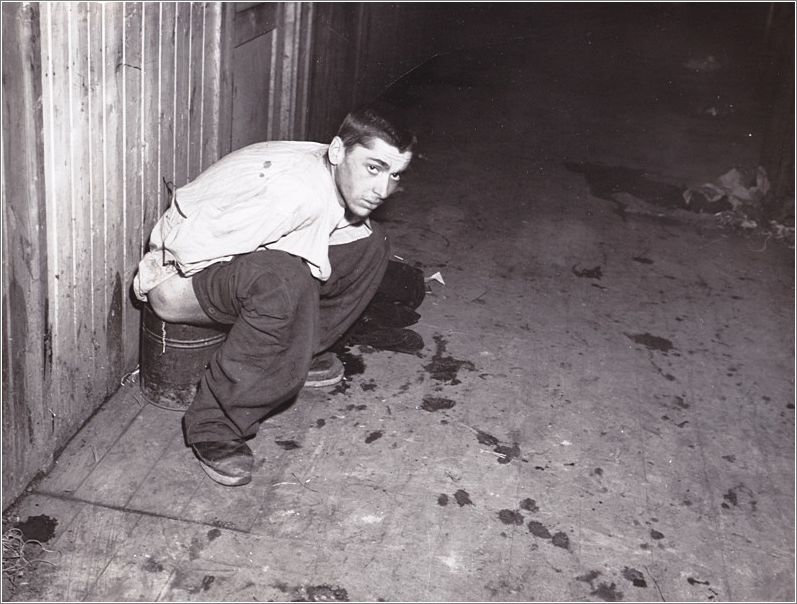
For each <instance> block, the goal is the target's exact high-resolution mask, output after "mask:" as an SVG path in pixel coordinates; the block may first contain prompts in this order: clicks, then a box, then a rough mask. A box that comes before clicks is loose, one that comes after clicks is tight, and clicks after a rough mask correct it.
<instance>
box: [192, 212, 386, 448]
mask: <svg viewBox="0 0 797 604" xmlns="http://www.w3.org/2000/svg"><path fill="white" fill-rule="evenodd" d="M371 226H372V227H373V232H372V233H371V235H370V236H369V237H366V238H364V239H360V240H358V241H354V242H352V243H347V244H344V245H334V246H330V248H329V259H330V263H331V265H332V276H331V277H330V278H329V279H328V280H327V281H326V282H323V283H322V282H321V281H319V280H317V279H315V278H314V277H313V276H312V275H311V274H310V270H309V269H308V267H307V265H306V264H305V262H304V261H303V260H302V259H301V258H298V257H296V256H291V255H290V254H288V253H286V252H282V251H276V250H260V251H257V252H252V253H250V254H244V255H241V256H236V257H235V258H234V259H233V260H231V261H230V262H223V263H217V264H214V265H211V266H209V267H208V268H206V269H204V270H202V271H201V272H199V273H197V274H196V275H194V278H193V286H194V292H195V293H196V296H197V299H198V300H199V304H200V305H201V306H202V309H203V310H204V311H205V313H206V314H207V315H208V316H209V317H210V318H211V319H213V320H215V321H217V322H219V323H224V324H230V325H232V327H231V328H230V331H229V334H228V336H227V339H226V340H225V341H224V344H222V346H221V347H220V348H219V349H218V350H217V351H216V352H215V354H214V355H213V357H212V358H211V361H210V364H209V366H208V368H207V370H206V371H205V373H204V375H203V377H202V379H201V381H200V384H199V389H198V391H197V394H196V397H195V398H194V401H193V402H192V403H191V405H190V406H189V408H188V409H187V410H186V412H185V417H184V422H185V432H186V441H187V442H188V444H192V443H198V442H213V441H224V440H231V439H236V438H247V437H251V436H254V435H255V434H256V433H257V429H258V427H259V424H260V422H261V421H262V420H263V419H264V418H265V417H266V416H267V415H268V414H269V413H270V412H271V411H273V410H274V409H275V408H277V407H279V406H280V405H282V404H283V403H285V402H287V401H288V400H290V399H291V398H293V397H294V396H295V395H296V394H298V393H299V391H300V390H301V389H302V386H303V385H304V381H305V379H306V377H307V372H308V370H309V368H310V361H311V360H312V357H313V355H314V354H317V353H319V352H322V351H324V350H326V349H327V348H330V347H331V346H333V345H334V344H335V342H337V340H338V339H340V337H341V336H342V335H343V334H344V333H345V332H346V330H347V329H348V328H349V327H351V325H352V324H353V323H354V322H355V321H356V320H357V318H358V317H359V316H360V315H361V314H362V312H363V311H364V310H365V307H366V306H367V305H368V303H369V302H370V301H371V298H372V297H373V296H374V294H375V293H376V290H377V288H378V287H379V284H380V283H381V281H382V278H383V276H384V274H385V270H386V269H387V264H388V260H389V256H390V252H389V244H388V241H387V237H386V236H385V234H384V232H383V231H382V229H381V228H380V227H379V226H378V225H377V224H376V223H375V222H374V221H371Z"/></svg>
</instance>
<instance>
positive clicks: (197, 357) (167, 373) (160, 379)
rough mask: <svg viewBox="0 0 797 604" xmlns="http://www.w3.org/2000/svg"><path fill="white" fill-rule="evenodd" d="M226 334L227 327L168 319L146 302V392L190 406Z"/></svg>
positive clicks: (172, 404)
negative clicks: (176, 321)
mask: <svg viewBox="0 0 797 604" xmlns="http://www.w3.org/2000/svg"><path fill="white" fill-rule="evenodd" d="M226 337H227V330H225V329H220V328H216V327H206V326H203V327H199V326H197V325H186V324H183V323H167V322H166V321H162V320H161V319H159V318H158V316H157V315H156V314H155V313H154V312H153V311H152V309H151V308H150V307H149V306H148V305H147V306H145V307H144V312H143V313H142V318H141V359H140V363H139V382H140V384H141V391H142V392H143V393H144V396H145V397H146V398H147V399H149V400H150V401H151V402H153V403H155V404H157V405H160V406H162V407H166V408H168V409H174V410H185V409H187V408H188V406H189V405H190V404H191V401H193V400H194V395H196V391H197V386H198V385H199V380H200V378H201V377H202V374H203V373H204V371H205V368H206V367H207V365H208V362H209V361H210V358H211V356H212V355H213V353H214V352H215V351H216V349H217V348H218V347H219V346H221V345H222V343H223V342H224V340H225V338H226Z"/></svg>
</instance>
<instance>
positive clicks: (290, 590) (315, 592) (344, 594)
mask: <svg viewBox="0 0 797 604" xmlns="http://www.w3.org/2000/svg"><path fill="white" fill-rule="evenodd" d="M271 587H273V588H275V589H278V590H280V591H281V592H282V593H284V594H289V596H290V598H291V599H290V601H291V602H348V601H349V593H348V591H346V590H345V589H344V588H342V587H337V586H334V587H333V586H331V585H326V584H323V585H306V586H305V585H297V586H296V587H289V586H288V584H287V583H285V582H284V581H278V582H276V583H272V584H271Z"/></svg>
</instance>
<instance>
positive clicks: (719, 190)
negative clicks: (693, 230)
mask: <svg viewBox="0 0 797 604" xmlns="http://www.w3.org/2000/svg"><path fill="white" fill-rule="evenodd" d="M769 188H770V184H769V178H768V177H767V171H766V170H765V169H764V168H763V167H762V166H759V167H758V169H757V170H756V179H755V185H753V186H747V184H746V183H745V180H744V176H743V174H742V173H741V172H740V171H739V170H737V169H736V168H732V169H730V170H728V171H727V172H726V173H725V174H723V175H722V176H720V177H719V178H718V179H717V180H716V182H709V183H705V184H702V185H699V186H696V187H691V188H689V189H687V190H686V191H684V193H683V196H684V201H685V202H686V205H689V203H690V202H691V201H692V198H693V196H694V195H695V194H698V193H699V194H701V195H703V197H705V198H706V199H708V200H709V201H710V202H715V201H718V200H720V199H722V198H723V197H727V198H728V202H729V203H730V204H731V206H732V207H733V210H734V211H735V212H738V211H741V210H742V209H743V208H744V207H745V206H748V207H749V206H754V207H758V206H760V204H761V200H762V199H763V198H764V197H765V196H766V194H767V193H769Z"/></svg>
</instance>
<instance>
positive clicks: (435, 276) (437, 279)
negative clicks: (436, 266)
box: [424, 271, 446, 285]
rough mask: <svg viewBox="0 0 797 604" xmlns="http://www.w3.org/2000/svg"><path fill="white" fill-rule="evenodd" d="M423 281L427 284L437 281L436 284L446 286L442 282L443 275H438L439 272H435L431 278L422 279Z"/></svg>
mask: <svg viewBox="0 0 797 604" xmlns="http://www.w3.org/2000/svg"><path fill="white" fill-rule="evenodd" d="M424 281H426V283H429V282H430V281H437V282H438V283H440V284H441V285H445V284H446V282H445V281H444V280H443V275H441V274H440V271H437V272H436V273H435V274H434V275H432V276H431V277H426V278H425V279H424Z"/></svg>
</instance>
